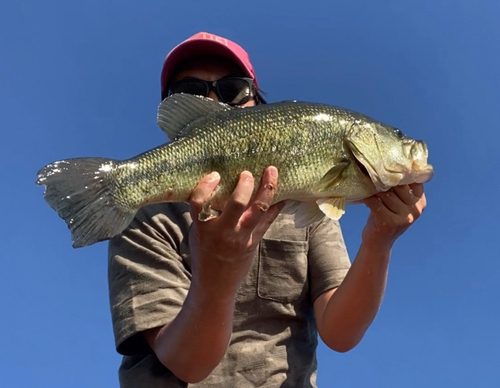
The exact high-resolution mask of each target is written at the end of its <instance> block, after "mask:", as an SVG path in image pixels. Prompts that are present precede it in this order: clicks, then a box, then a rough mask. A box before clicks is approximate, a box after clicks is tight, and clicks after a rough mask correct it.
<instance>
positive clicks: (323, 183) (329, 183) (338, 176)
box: [316, 159, 351, 192]
mask: <svg viewBox="0 0 500 388" xmlns="http://www.w3.org/2000/svg"><path fill="white" fill-rule="evenodd" d="M350 163H351V161H350V160H349V159H345V160H342V161H341V162H339V163H338V164H337V165H335V166H334V167H332V168H331V169H330V170H328V172H327V173H326V174H325V175H324V176H323V178H321V180H320V181H319V182H318V184H317V186H316V190H317V192H322V191H327V190H329V189H332V188H333V187H335V186H337V185H338V184H339V183H340V182H341V181H342V180H344V174H343V173H344V171H345V169H346V168H347V167H348V166H349V164H350Z"/></svg>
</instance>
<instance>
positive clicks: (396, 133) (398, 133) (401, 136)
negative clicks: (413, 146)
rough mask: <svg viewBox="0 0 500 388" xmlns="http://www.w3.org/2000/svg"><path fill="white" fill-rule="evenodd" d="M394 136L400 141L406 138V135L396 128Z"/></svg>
mask: <svg viewBox="0 0 500 388" xmlns="http://www.w3.org/2000/svg"><path fill="white" fill-rule="evenodd" d="M394 134H395V135H396V136H397V137H398V139H402V138H403V137H405V134H404V133H403V132H402V131H401V130H400V129H398V128H394Z"/></svg>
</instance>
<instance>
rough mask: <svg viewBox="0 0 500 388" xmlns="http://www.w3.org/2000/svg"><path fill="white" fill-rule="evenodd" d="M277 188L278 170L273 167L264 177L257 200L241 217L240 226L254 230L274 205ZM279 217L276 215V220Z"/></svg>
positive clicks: (265, 172) (269, 168)
mask: <svg viewBox="0 0 500 388" xmlns="http://www.w3.org/2000/svg"><path fill="white" fill-rule="evenodd" d="M277 186H278V170H277V169H276V167H273V166H271V167H268V168H267V169H266V171H264V174H263V175H262V179H261V182H260V186H259V189H258V190H257V194H256V195H255V199H254V200H253V201H252V203H251V204H250V207H249V208H248V209H247V211H246V212H245V214H243V216H242V217H241V221H240V225H241V227H242V228H246V229H254V228H255V227H256V226H257V224H258V223H259V222H260V221H261V220H262V218H263V217H264V216H266V214H267V213H268V211H269V209H270V207H271V204H272V203H273V200H274V196H275V194H276V189H277ZM278 213H279V212H278ZM273 214H274V213H273ZM277 215H278V214H276V215H275V218H276V216H277Z"/></svg>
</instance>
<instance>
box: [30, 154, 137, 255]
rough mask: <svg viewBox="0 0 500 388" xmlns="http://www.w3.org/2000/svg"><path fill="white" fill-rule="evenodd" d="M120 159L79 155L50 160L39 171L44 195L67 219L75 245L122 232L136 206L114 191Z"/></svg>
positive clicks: (83, 244) (90, 242)
mask: <svg viewBox="0 0 500 388" xmlns="http://www.w3.org/2000/svg"><path fill="white" fill-rule="evenodd" d="M117 163H119V162H117V161H115V160H111V159H104V158H76V159H66V160H61V161H58V162H54V163H51V164H49V165H47V166H45V167H43V168H42V169H41V170H40V171H39V172H38V179H37V181H36V183H37V184H38V185H43V186H45V193H44V198H45V200H46V201H47V203H48V204H49V205H50V207H51V208H52V209H54V210H55V211H57V213H58V214H59V216H60V217H61V218H62V219H63V220H64V221H66V224H67V225H68V228H69V230H70V231H71V237H72V240H73V247H74V248H80V247H84V246H88V245H92V244H94V243H96V242H98V241H103V240H107V239H110V238H111V237H113V236H115V235H117V234H119V233H121V232H122V231H123V230H124V229H125V228H126V227H127V226H128V224H130V222H131V221H132V219H133V218H134V215H135V213H136V212H137V209H131V208H130V207H129V206H126V205H124V204H122V203H120V202H119V201H118V200H117V199H116V197H115V193H114V185H113V175H112V173H113V170H114V169H115V168H116V165H117Z"/></svg>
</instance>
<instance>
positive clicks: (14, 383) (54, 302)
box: [0, 0, 500, 388]
mask: <svg viewBox="0 0 500 388" xmlns="http://www.w3.org/2000/svg"><path fill="white" fill-rule="evenodd" d="M192 4H193V3H192V2H187V1H179V2H174V1H143V2H131V1H114V0H113V1H102V0H99V1H97V0H89V1H80V2H73V1H62V0H58V1H55V0H47V1H35V0H27V1H9V2H3V4H2V7H1V10H0V112H1V114H0V125H1V131H2V132H1V133H2V138H1V141H0V158H1V164H0V171H1V175H0V176H1V181H2V192H1V200H2V201H1V203H2V205H3V210H2V216H3V217H2V218H3V219H2V222H1V223H0V236H1V238H0V248H1V250H0V252H1V258H0V289H1V300H0V311H1V312H0V314H1V315H0V332H1V335H0V382H1V383H0V384H1V385H2V386H5V387H23V388H24V387H29V388H33V387H37V388H44V387H50V388H57V387H61V388H63V387H64V388H67V387H72V388H79V387H82V388H83V387H96V388H97V387H106V388H109V387H117V386H118V383H117V378H116V375H117V368H118V364H119V361H120V357H119V356H118V355H117V354H116V352H115V350H114V340H113V336H112V329H111V318H110V314H109V306H108V296H107V274H106V265H107V264H106V261H107V257H106V255H107V253H106V251H107V246H106V244H104V243H101V244H97V245H95V246H92V247H89V248H84V249H79V250H74V249H72V248H71V242H70V234H69V231H68V230H67V228H66V225H65V223H64V222H63V221H62V220H60V219H59V218H58V217H57V215H56V213H55V212H54V211H53V210H52V209H50V208H49V207H48V206H47V205H46V203H45V202H44V200H43V195H42V194H43V189H42V188H41V187H37V186H35V179H36V172H37V171H38V169H39V168H40V167H42V166H43V165H45V164H47V163H49V162H52V161H53V160H56V159H62V158H68V157H77V156H106V157H112V158H128V157H131V156H133V155H135V154H138V153H140V152H142V151H145V150H147V149H150V148H152V147H154V146H157V145H159V144H161V143H163V142H164V141H165V136H164V134H163V133H162V132H161V131H160V130H159V129H158V127H157V126H156V123H155V120H156V108H157V105H158V103H159V73H160V69H161V65H162V61H163V59H164V57H165V55H166V54H167V52H168V51H169V50H170V49H171V48H172V47H173V46H174V45H176V44H177V43H179V42H180V41H181V40H183V39H185V38H187V37H189V36H190V35H192V34H194V33H196V32H199V31H210V32H213V33H216V34H219V35H224V36H227V37H228V38H230V39H233V40H235V41H237V42H239V43H240V44H241V45H243V46H244V47H245V48H246V49H247V50H248V51H249V52H250V54H251V57H252V60H253V63H254V65H255V67H256V70H257V73H258V76H259V80H260V84H261V86H262V87H263V88H264V90H266V91H267V93H268V94H267V97H268V99H269V100H270V101H279V100H289V99H299V100H309V101H317V102H324V103H328V104H333V105H338V106H342V107H345V108H350V109H353V110H357V111H360V112H362V113H365V114H367V115H370V116H372V117H374V118H377V119H379V120H381V121H383V122H386V123H388V124H391V125H394V126H397V127H399V128H401V129H402V130H403V131H404V132H405V133H407V134H408V135H410V136H413V137H416V138H420V139H423V140H425V141H426V142H427V144H428V146H429V150H430V161H431V162H432V164H434V166H435V169H436V175H435V177H434V179H433V181H432V182H430V183H429V184H428V185H427V186H426V191H427V194H428V202H429V205H428V209H427V210H426V212H425V213H424V216H423V217H422V218H421V219H420V220H419V221H418V223H417V224H416V225H415V226H414V227H412V228H411V230H410V231H408V233H407V234H406V235H404V236H403V237H402V238H401V239H400V240H399V241H398V242H397V245H396V247H395V248H394V252H393V253H394V254H393V261H392V264H391V269H390V278H389V284H388V287H387V294H386V298H385V300H384V303H383V306H382V308H381V310H380V313H379V315H378V317H377V319H376V321H375V323H374V324H373V326H372V327H371V328H370V330H369V331H368V333H367V335H366V337H365V339H364V340H363V342H362V343H361V344H360V345H359V346H358V347H357V348H356V349H354V350H353V351H351V352H349V353H347V354H336V353H333V352H331V351H329V350H327V349H326V348H324V347H321V348H320V349H319V378H318V382H319V385H320V386H321V387H339V388H344V387H370V388H376V387H384V388H387V387H389V388H390V387H397V388H401V387H405V388H407V387H409V388H413V387H415V388H416V387H455V388H458V387H467V388H470V387H498V386H500V368H499V360H500V334H499V327H500V313H499V307H500V288H499V287H498V284H499V279H500V255H499V241H500V233H499V232H500V207H499V205H498V199H497V196H498V193H499V192H500V187H499V186H500V185H499V179H498V178H499V168H500V157H499V151H498V150H499V143H500V134H499V125H500V76H499V73H500V24H499V23H498V20H499V17H500V3H499V2H498V1H496V0H483V1H474V2H473V1H460V0H457V1H451V0H450V1H445V0H433V1H430V0H422V1H419V2H416V1H409V0H400V1H396V0H394V1H387V0H381V1H376V2H375V1H357V0H351V1H314V0H311V1H300V2H296V1H267V0H266V1H260V0H259V1H256V2H254V3H253V4H252V3H250V2H244V3H243V2H242V3H239V2H235V1H213V2H203V4H204V5H201V2H196V4H197V5H196V6H194V5H192ZM366 216H367V210H366V209H365V208H364V207H363V206H352V207H350V208H348V211H347V214H346V215H345V216H344V218H343V219H342V225H343V228H344V234H345V238H346V242H347V244H348V249H349V252H350V254H351V255H352V256H354V255H355V253H356V250H357V247H358V244H359V242H360V233H361V229H362V227H363V225H364V222H365V219H366Z"/></svg>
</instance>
